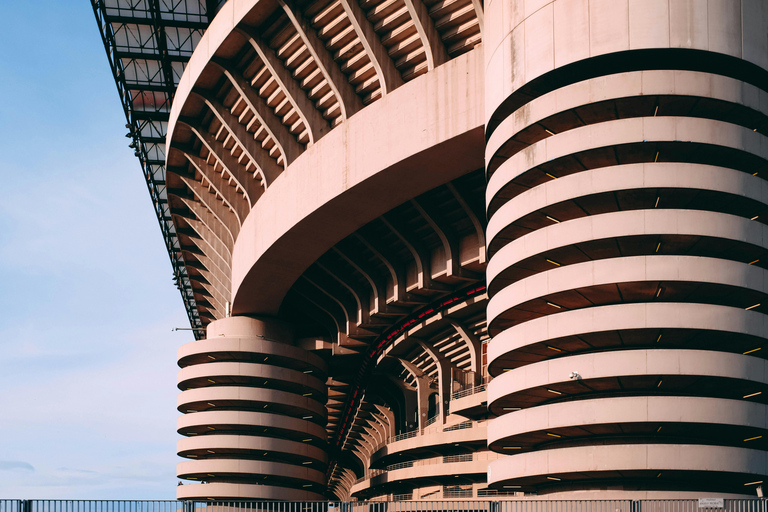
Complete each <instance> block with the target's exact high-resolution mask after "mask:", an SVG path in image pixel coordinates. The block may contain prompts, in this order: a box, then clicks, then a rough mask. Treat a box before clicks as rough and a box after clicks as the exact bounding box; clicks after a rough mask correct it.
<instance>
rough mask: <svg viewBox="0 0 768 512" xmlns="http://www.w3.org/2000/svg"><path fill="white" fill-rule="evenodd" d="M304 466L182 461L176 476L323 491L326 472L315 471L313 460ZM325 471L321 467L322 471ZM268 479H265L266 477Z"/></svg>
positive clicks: (261, 462)
mask: <svg viewBox="0 0 768 512" xmlns="http://www.w3.org/2000/svg"><path fill="white" fill-rule="evenodd" d="M306 462H307V464H306V465H304V466H296V465H293V464H286V463H283V462H274V461H264V460H242V459H209V460H191V461H185V462H179V463H178V464H177V465H176V473H177V474H178V476H179V478H185V479H188V480H206V481H207V480H208V479H217V478H218V479H219V480H224V481H226V480H231V481H238V480H241V481H250V482H256V481H259V480H266V481H267V482H290V483H293V484H294V485H295V486H304V485H306V484H317V485H318V487H316V489H317V488H320V487H321V486H322V485H323V484H324V483H325V473H324V472H323V471H320V470H318V469H314V468H312V464H315V462H314V461H311V460H310V461H306ZM321 469H322V468H321ZM265 477H266V478H265Z"/></svg>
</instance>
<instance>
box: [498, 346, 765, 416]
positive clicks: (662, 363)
mask: <svg viewBox="0 0 768 512" xmlns="http://www.w3.org/2000/svg"><path fill="white" fill-rule="evenodd" d="M574 371H575V372H577V373H578V377H577V378H574V377H571V374H572V373H573V372H574ZM766 392H768V361H766V360H764V359H758V358H756V357H749V356H746V355H742V354H728V353H721V352H716V351H705V350H675V349H669V350H662V349H658V350H621V351H615V352H598V353H592V354H581V355H575V356H571V357H561V358H557V359H550V360H545V361H540V362H537V363H532V364H529V365H526V366H523V367H520V368H517V369H514V370H510V371H508V372H504V373H503V374H502V375H500V376H499V377H497V378H495V379H493V380H492V381H491V383H490V384H489V385H488V408H489V409H490V410H491V412H493V413H494V414H497V415H503V414H505V413H506V412H512V411H515V410H517V409H524V408H527V407H534V406H537V405H542V404H546V403H547V402H552V401H555V400H558V401H562V400H565V399H569V400H573V399H576V398H582V399H583V398H590V397H592V396H595V395H601V394H603V395H607V394H619V395H621V394H631V393H634V394H645V393H651V394H660V393H661V394H666V395H680V394H683V395H692V394H693V395H699V396H709V397H713V398H714V397H721V398H732V399H742V398H745V399H746V398H749V399H751V400H753V401H760V402H763V401H764V400H766V399H768V394H766ZM749 395H751V396H749ZM494 421H496V420H494Z"/></svg>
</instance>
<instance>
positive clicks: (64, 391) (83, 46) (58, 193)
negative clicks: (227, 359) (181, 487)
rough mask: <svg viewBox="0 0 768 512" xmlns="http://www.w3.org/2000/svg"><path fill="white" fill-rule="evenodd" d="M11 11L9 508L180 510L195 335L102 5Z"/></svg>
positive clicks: (5, 310)
mask: <svg viewBox="0 0 768 512" xmlns="http://www.w3.org/2000/svg"><path fill="white" fill-rule="evenodd" d="M0 4H1V5H2V7H3V16H2V17H0V48H3V51H2V52H0V499H2V498H23V499H35V498H72V499H75V498H77V499H80V498H82V499H172V498H173V497H174V495H175V485H176V479H175V476H174V475H175V464H176V462H177V457H176V455H175V442H176V439H177V437H178V436H177V434H176V432H175V423H176V417H177V416H178V414H177V412H176V410H175V402H176V393H177V390H176V387H175V381H176V370H177V367H176V364H175V355H176V349H177V347H178V346H179V345H181V344H183V343H185V342H187V341H190V340H191V339H192V337H191V334H189V332H183V333H172V332H171V329H172V328H174V327H188V322H187V319H186V315H185V312H184V308H183V304H182V301H181V298H180V296H179V293H178V291H177V290H176V289H175V287H174V286H173V284H172V281H171V266H170V263H169V260H168V256H167V254H166V253H165V249H164V245H163V241H162V237H161V234H160V229H159V227H158V225H157V221H156V219H155V218H154V213H153V210H152V206H151V203H150V200H149V196H148V194H147V190H146V186H145V184H144V181H143V177H142V175H141V171H140V168H139V164H138V161H137V160H136V159H135V158H134V157H133V150H131V149H129V148H128V147H127V144H128V142H129V140H128V139H126V138H125V137H124V135H125V132H126V130H125V129H124V128H123V125H124V124H125V120H124V118H123V114H122V109H121V107H120V102H119V98H118V95H117V91H116V88H115V84H114V83H113V81H112V78H111V76H110V69H109V65H108V63H107V59H106V54H105V52H104V47H103V46H102V43H101V39H100V36H99V33H98V29H97V26H96V21H95V19H94V16H93V12H92V10H91V7H90V2H88V1H87V0H31V1H29V0H28V1H21V2H16V1H11V0H0Z"/></svg>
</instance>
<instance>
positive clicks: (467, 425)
mask: <svg viewBox="0 0 768 512" xmlns="http://www.w3.org/2000/svg"><path fill="white" fill-rule="evenodd" d="M478 423H482V422H478ZM467 428H472V420H467V421H462V422H461V423H457V424H455V425H451V426H450V427H445V428H444V429H443V432H453V431H454V430H464V429H467Z"/></svg>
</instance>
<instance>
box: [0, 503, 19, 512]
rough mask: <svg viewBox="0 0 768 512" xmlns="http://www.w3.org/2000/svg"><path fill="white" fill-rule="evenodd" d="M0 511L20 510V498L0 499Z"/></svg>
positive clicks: (12, 511)
mask: <svg viewBox="0 0 768 512" xmlns="http://www.w3.org/2000/svg"><path fill="white" fill-rule="evenodd" d="M0 512H21V500H0Z"/></svg>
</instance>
